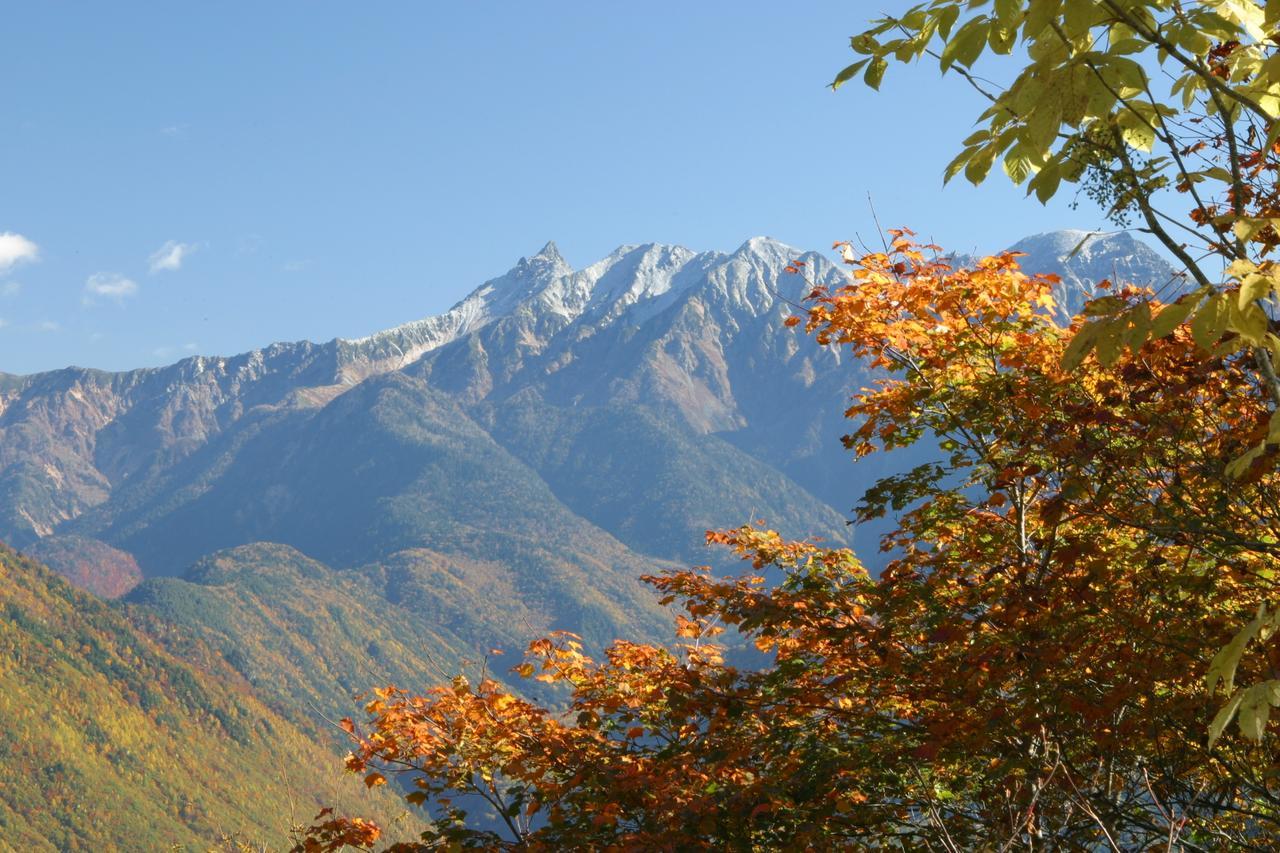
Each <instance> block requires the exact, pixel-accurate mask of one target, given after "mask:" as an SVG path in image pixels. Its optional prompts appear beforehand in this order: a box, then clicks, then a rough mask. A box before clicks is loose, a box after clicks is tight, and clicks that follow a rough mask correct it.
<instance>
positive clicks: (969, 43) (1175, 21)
mask: <svg viewBox="0 0 1280 853" xmlns="http://www.w3.org/2000/svg"><path fill="white" fill-rule="evenodd" d="M1278 27H1280V3H1275V2H1265V3H1263V2H1255V0H1188V1H1187V2H1170V0H1098V2H1096V3H1077V2H1069V0H1065V1H1064V0H1026V1H1025V2H1024V1H1023V0H973V2H970V0H933V2H929V3H922V4H919V5H916V6H913V7H911V8H910V9H908V10H907V11H906V12H905V13H903V14H901V15H891V16H886V17H884V18H882V19H880V20H878V21H875V22H874V23H873V26H871V27H870V28H869V29H867V30H864V31H863V32H861V33H859V34H858V35H855V36H853V37H852V39H851V40H850V45H851V47H852V49H853V51H854V52H855V53H857V54H859V55H860V58H859V59H857V60H856V61H854V62H853V63H852V64H851V65H849V66H848V67H846V68H845V69H843V70H842V71H841V72H840V73H839V74H838V75H837V76H836V78H835V80H834V82H833V86H835V87H836V88H839V87H840V86H841V85H843V84H844V83H846V82H848V81H849V80H851V79H854V78H855V77H856V76H861V77H862V79H863V80H864V81H865V82H866V83H868V84H869V85H871V86H872V87H874V88H878V87H879V86H880V83H881V80H882V78H883V76H884V74H885V73H886V70H887V68H888V66H889V64H890V63H891V62H909V61H914V60H917V59H921V58H926V57H927V58H931V59H933V60H937V61H938V63H939V65H940V68H941V70H942V71H943V72H944V73H947V72H954V73H955V74H957V75H959V76H960V77H961V78H962V79H963V80H964V81H966V82H967V83H968V84H969V85H971V86H973V87H974V88H976V89H977V90H978V91H979V92H981V93H982V95H983V96H984V97H985V98H986V100H987V101H988V102H989V106H988V108H987V109H986V110H985V111H984V112H983V113H982V114H981V115H980V116H978V124H979V126H980V127H979V129H978V130H977V131H975V132H974V133H973V134H972V135H970V136H969V137H968V138H967V139H965V140H964V141H963V143H962V149H961V151H960V152H959V154H958V155H957V156H956V158H955V159H954V160H953V161H952V162H951V164H950V165H948V166H947V168H946V171H945V175H944V178H945V179H946V180H950V179H951V178H952V177H954V176H956V175H958V174H960V173H962V172H963V174H964V175H965V177H966V178H968V179H969V180H970V181H972V182H973V183H975V184H976V183H981V182H982V181H983V180H985V179H986V178H987V176H988V174H989V173H990V172H992V171H993V167H994V164H995V163H996V162H999V163H1000V164H1001V167H1002V171H1003V172H1004V173H1005V174H1006V175H1007V176H1008V177H1009V178H1010V179H1012V180H1013V181H1014V182H1015V183H1018V184H1025V185H1026V188H1027V193H1028V194H1032V193H1034V194H1035V195H1036V196H1037V197H1038V198H1039V199H1040V200H1041V201H1047V200H1048V199H1049V198H1051V197H1053V196H1054V195H1055V194H1057V193H1058V192H1059V190H1060V189H1061V187H1062V186H1063V185H1064V184H1065V185H1072V184H1073V185H1075V187H1076V191H1077V193H1083V194H1084V195H1086V196H1088V197H1089V198H1091V199H1093V200H1094V201H1096V202H1098V203H1099V204H1100V205H1101V206H1102V207H1103V209H1104V210H1106V211H1107V214H1108V216H1109V217H1110V218H1111V219H1112V220H1114V221H1115V222H1116V223H1117V224H1118V225H1120V226H1127V225H1129V224H1130V221H1131V220H1134V221H1135V224H1136V226H1137V228H1138V229H1139V230H1141V231H1144V232H1146V233H1148V234H1150V235H1152V236H1153V237H1155V238H1156V239H1157V240H1159V242H1160V243H1161V244H1162V245H1163V246H1164V247H1165V248H1166V249H1167V250H1168V251H1169V252H1170V254H1172V255H1173V256H1174V257H1176V258H1177V259H1178V261H1179V262H1180V263H1181V265H1182V268H1183V271H1184V273H1185V275H1186V276H1187V277H1188V278H1189V280H1190V281H1191V282H1192V285H1193V287H1194V290H1193V292H1192V293H1190V294H1187V295H1186V296H1184V297H1183V298H1182V299H1180V300H1179V302H1178V304H1177V305H1176V306H1175V307H1171V308H1170V309H1169V310H1168V312H1167V313H1166V314H1165V316H1164V320H1163V321H1162V322H1161V323H1160V324H1158V325H1156V324H1154V323H1153V315H1152V310H1151V307H1152V306H1151V305H1150V303H1149V302H1148V301H1147V300H1145V299H1138V300H1136V301H1133V302H1125V301H1122V300H1111V301H1109V302H1106V303H1099V304H1098V305H1097V306H1096V307H1095V311H1094V313H1095V315H1096V319H1095V321H1094V322H1092V323H1090V324H1088V325H1087V326H1084V327H1082V329H1081V333H1080V334H1079V335H1078V337H1077V339H1076V341H1075V346H1074V347H1073V348H1072V350H1071V351H1070V353H1069V354H1068V357H1067V358H1068V363H1070V364H1076V363H1078V362H1079V361H1080V360H1081V359H1082V358H1083V357H1085V355H1086V354H1087V353H1089V352H1090V351H1096V352H1097V355H1098V357H1099V358H1101V359H1103V360H1112V359H1114V353H1115V352H1116V351H1117V350H1118V349H1119V348H1120V347H1121V346H1123V345H1124V343H1125V342H1132V341H1136V340H1140V339H1145V338H1147V337H1149V336H1151V335H1166V334H1169V333H1170V331H1171V330H1172V329H1173V328H1174V327H1175V326H1177V325H1178V324H1180V323H1181V322H1182V321H1185V320H1188V319H1189V320H1190V322H1191V324H1192V327H1193V329H1194V330H1195V333H1196V335H1197V338H1198V340H1199V341H1200V343H1201V344H1202V345H1207V344H1209V343H1213V344H1215V345H1219V344H1220V345H1221V346H1225V347H1231V348H1233V349H1234V350H1235V351H1236V356H1235V359H1236V361H1237V362H1239V363H1240V364H1241V365H1243V366H1244V368H1245V369H1247V370H1248V371H1249V372H1250V373H1252V374H1253V381H1254V382H1255V383H1257V384H1258V385H1259V386H1260V388H1261V389H1262V390H1263V391H1264V392H1265V394H1266V396H1267V397H1268V399H1269V402H1268V407H1269V409H1270V410H1271V412H1272V413H1273V418H1274V419H1273V421H1272V422H1271V424H1270V425H1269V426H1268V427H1267V428H1266V429H1256V430H1253V431H1252V432H1251V433H1250V434H1249V436H1248V437H1249V443H1248V444H1247V446H1244V447H1241V448H1239V449H1238V450H1237V452H1236V456H1235V457H1234V458H1233V459H1231V460H1227V461H1228V462H1230V463H1231V465H1230V468H1229V471H1230V473H1231V474H1232V475H1233V476H1237V477H1242V476H1249V474H1250V472H1252V471H1254V470H1256V469H1257V468H1259V467H1266V468H1270V467H1272V466H1274V464H1275V459H1274V457H1275V448H1276V447H1277V446H1280V416H1277V415H1275V413H1276V412H1277V411H1280V379H1278V378H1277V372H1278V370H1280V337H1277V331H1278V328H1277V325H1276V323H1275V320H1274V319H1273V318H1274V316H1275V310H1274V302H1275V297H1276V290H1277V275H1278V272H1277V267H1276V263H1275V260H1274V259H1273V255H1274V253H1275V250H1276V247H1277V246H1280V190H1278V189H1277V181H1276V175H1277V170H1280V144H1278V143H1280V122H1277V120H1276V118H1277V114H1278V113H1280V52H1278V47H1280V39H1278V38H1277V32H1278ZM1001 62H1004V63H1012V64H1013V66H1014V67H1013V68H1012V69H1011V70H1012V71H1013V72H1014V74H1013V77H1012V79H1013V82H1012V83H1011V84H1010V85H1009V86H1008V88H1006V89H1001V88H999V87H996V86H994V85H993V84H992V83H990V82H989V80H987V79H986V78H985V77H980V76H979V70H980V69H985V68H988V67H992V66H994V65H997V64H999V63H1001ZM1251 511H1252V510H1251V509H1250V510H1246V513H1249V512H1251ZM1169 521H1170V520H1168V519H1166V522H1169ZM1184 521H1185V522H1186V524H1185V526H1184V530H1185V531H1200V532H1201V533H1204V534H1206V535H1214V536H1218V537H1223V536H1225V537H1228V538H1232V537H1235V538H1239V537H1238V535H1237V533H1236V532H1235V527H1236V526H1237V521H1236V519H1235V518H1230V517H1228V516H1226V515H1225V514H1224V513H1221V512H1213V513H1210V514H1208V515H1206V516H1201V517H1199V518H1198V519H1195V520H1192V519H1190V518H1187V519H1184ZM1255 544H1257V545H1258V546H1259V547H1258V549H1257V552H1258V554H1259V555H1260V556H1264V557H1271V556H1274V553H1275V552H1274V547H1273V544H1272V543H1270V542H1265V541H1261V540H1257V541H1256V542H1255ZM1242 621H1247V624H1245V626H1244V627H1243V628H1242V630H1241V631H1240V633H1239V635H1238V637H1237V640H1238V642H1235V643H1233V644H1231V645H1230V646H1228V647H1226V648H1224V649H1223V655H1222V657H1221V658H1219V660H1218V665H1217V666H1216V667H1215V669H1214V673H1213V676H1212V677H1211V681H1212V682H1215V683H1222V684H1223V685H1224V686H1225V687H1227V691H1226V692H1227V694H1228V696H1229V697H1230V698H1229V700H1228V703H1227V706H1226V710H1227V715H1228V716H1229V715H1230V709H1231V708H1234V707H1238V706H1239V704H1240V703H1244V704H1245V707H1249V706H1250V705H1251V704H1253V703H1256V702H1257V701H1262V700H1263V699H1268V697H1270V698H1274V699H1276V700H1280V680H1268V681H1266V682H1265V683H1261V684H1257V685H1252V686H1250V687H1248V688H1241V689H1240V690H1239V691H1235V692H1233V689H1232V688H1233V685H1232V679H1231V678H1230V677H1229V672H1230V670H1231V668H1232V667H1233V666H1234V662H1235V661H1236V660H1238V659H1239V657H1240V656H1241V654H1243V653H1244V651H1245V647H1246V645H1247V644H1248V643H1249V642H1251V641H1253V640H1255V639H1258V640H1266V639H1269V637H1270V636H1271V635H1273V634H1274V633H1275V631H1276V629H1277V628H1278V627H1280V622H1277V621H1276V619H1275V618H1274V617H1268V616H1267V615H1266V614H1265V613H1263V612H1259V613H1258V614H1257V616H1256V618H1254V619H1252V620H1249V619H1248V617H1247V616H1246V617H1245V619H1244V620H1242ZM1224 676H1225V677H1224ZM1246 694H1247V697H1246ZM1246 698H1247V701H1246ZM1218 722H1219V723H1220V722H1222V720H1221V719H1219V721H1218ZM1246 729H1247V730H1248V731H1249V732H1250V733H1251V734H1256V735H1260V733H1261V732H1260V729H1259V728H1258V727H1257V726H1254V725H1249V726H1246Z"/></svg>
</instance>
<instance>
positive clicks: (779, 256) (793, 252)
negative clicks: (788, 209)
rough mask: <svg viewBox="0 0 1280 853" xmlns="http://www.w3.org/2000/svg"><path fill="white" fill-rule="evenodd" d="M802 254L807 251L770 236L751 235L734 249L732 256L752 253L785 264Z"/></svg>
mask: <svg viewBox="0 0 1280 853" xmlns="http://www.w3.org/2000/svg"><path fill="white" fill-rule="evenodd" d="M804 254H807V253H806V252H805V251H804V250H803V249H797V248H796V247H795V246H789V245H787V244H786V243H783V242H782V241H781V240H775V239H774V238H772V237H752V238H751V239H749V240H747V241H746V242H745V243H743V244H742V245H741V246H739V247H738V248H737V249H736V250H735V251H734V253H733V257H740V256H744V255H754V256H756V257H758V258H763V259H766V260H768V261H771V262H774V263H781V264H782V265H783V266H785V265H786V264H788V263H790V262H791V261H793V260H795V259H796V258H798V257H800V256H801V255H804Z"/></svg>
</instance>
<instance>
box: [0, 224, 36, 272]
mask: <svg viewBox="0 0 1280 853" xmlns="http://www.w3.org/2000/svg"><path fill="white" fill-rule="evenodd" d="M39 257H40V247H39V246H37V245H36V244H35V243H32V242H31V241H30V240H28V239H27V238H26V237H23V236H22V235H21V234H14V233H13V232H12V231H0V272H8V271H9V270H10V269H12V268H13V267H15V266H17V265H18V264H21V263H25V262H27V261H34V260H36V259H37V258H39Z"/></svg>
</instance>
